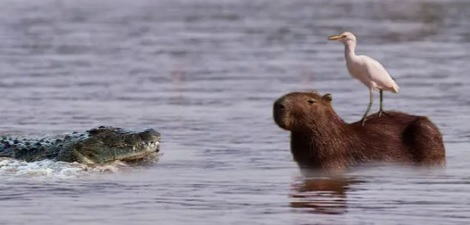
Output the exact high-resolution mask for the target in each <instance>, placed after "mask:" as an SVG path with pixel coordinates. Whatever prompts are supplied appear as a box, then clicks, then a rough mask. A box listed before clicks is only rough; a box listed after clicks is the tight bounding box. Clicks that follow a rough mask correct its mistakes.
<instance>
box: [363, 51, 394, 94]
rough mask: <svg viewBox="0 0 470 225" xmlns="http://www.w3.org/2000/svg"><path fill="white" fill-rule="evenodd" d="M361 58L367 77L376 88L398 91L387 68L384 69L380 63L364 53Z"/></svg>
mask: <svg viewBox="0 0 470 225" xmlns="http://www.w3.org/2000/svg"><path fill="white" fill-rule="evenodd" d="M361 58H362V61H363V63H364V65H365V69H366V71H367V75H368V76H369V79H370V80H371V81H373V82H375V84H376V85H377V88H378V89H381V90H388V91H392V92H395V93H397V92H398V90H399V87H398V85H397V84H396V83H395V81H394V80H393V79H392V77H391V76H390V74H389V73H388V72H387V70H385V68H384V67H383V66H382V64H380V63H379V62H378V61H377V60H375V59H373V58H371V57H368V56H365V55H363V56H361Z"/></svg>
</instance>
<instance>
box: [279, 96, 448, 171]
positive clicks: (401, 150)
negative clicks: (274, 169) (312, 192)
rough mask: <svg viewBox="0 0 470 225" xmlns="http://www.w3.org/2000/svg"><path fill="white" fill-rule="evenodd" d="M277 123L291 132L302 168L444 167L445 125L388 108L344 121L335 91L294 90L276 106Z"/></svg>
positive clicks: (295, 157)
mask: <svg viewBox="0 0 470 225" xmlns="http://www.w3.org/2000/svg"><path fill="white" fill-rule="evenodd" d="M273 113H274V121H275V122H276V124H277V125H279V126H280V127H281V128H283V129H286V130H289V131H291V152H292V154H293V156H294V160H295V161H296V162H297V163H298V164H299V166H300V167H301V168H315V169H321V170H323V171H342V170H344V169H346V168H348V167H350V166H355V165H360V164H362V163H368V162H398V163H406V164H414V165H428V166H444V165H445V150H444V144H443V140H442V135H441V133H440V132H439V129H438V128H437V127H436V126H435V125H434V124H433V123H432V122H431V121H430V120H429V119H428V118H426V117H424V116H416V115H410V114H406V113H403V112H394V111H387V112H386V114H383V115H382V116H381V117H377V114H373V115H370V116H369V117H367V121H366V123H365V125H364V126H362V125H361V123H360V121H358V122H354V123H350V124H348V123H346V122H344V121H343V120H342V119H341V118H340V117H339V116H338V115H337V114H336V112H335V111H334V109H333V107H332V106H331V95H329V94H327V95H324V96H321V95H319V94H318V93H306V92H293V93H289V94H287V95H285V96H283V97H281V98H279V99H278V100H277V101H276V102H275V103H274V107H273Z"/></svg>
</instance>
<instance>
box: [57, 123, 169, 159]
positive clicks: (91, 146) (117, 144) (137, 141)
mask: <svg viewBox="0 0 470 225" xmlns="http://www.w3.org/2000/svg"><path fill="white" fill-rule="evenodd" d="M159 149H160V134H159V133H158V132H156V131H155V130H153V129H147V130H143V131H138V132H136V131H129V130H124V129H121V128H114V127H103V126H101V127H98V128H94V129H91V130H89V131H87V133H85V134H81V135H79V136H75V137H73V136H66V137H65V138H64V139H63V141H62V144H61V149H60V152H59V154H58V156H57V158H56V160H60V161H66V162H73V161H76V162H79V163H85V164H102V163H107V162H111V161H115V160H121V161H139V160H143V159H146V158H149V157H151V156H156V155H157V154H156V153H157V152H158V151H159Z"/></svg>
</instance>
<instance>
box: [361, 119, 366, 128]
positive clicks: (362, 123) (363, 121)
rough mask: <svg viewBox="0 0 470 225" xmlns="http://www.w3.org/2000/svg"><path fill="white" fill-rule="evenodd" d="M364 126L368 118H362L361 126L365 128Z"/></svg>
mask: <svg viewBox="0 0 470 225" xmlns="http://www.w3.org/2000/svg"><path fill="white" fill-rule="evenodd" d="M364 124H366V118H362V120H361V125H362V126H364Z"/></svg>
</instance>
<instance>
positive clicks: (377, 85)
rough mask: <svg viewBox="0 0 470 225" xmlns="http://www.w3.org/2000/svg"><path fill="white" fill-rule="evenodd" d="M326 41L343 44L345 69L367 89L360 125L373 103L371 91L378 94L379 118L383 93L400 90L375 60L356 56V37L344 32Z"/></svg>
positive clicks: (381, 111)
mask: <svg viewBox="0 0 470 225" xmlns="http://www.w3.org/2000/svg"><path fill="white" fill-rule="evenodd" d="M328 40H335V41H336V40H337V41H340V42H342V43H343V44H344V47H345V48H344V57H345V58H346V67H347V68H348V71H349V73H350V74H351V76H352V77H353V78H356V79H358V80H359V81H361V82H362V83H363V84H364V85H366V86H367V87H368V88H369V92H370V101H369V106H368V107H367V110H366V112H365V113H364V116H363V117H362V120H361V123H362V125H364V123H365V121H366V117H367V114H368V113H369V111H370V108H371V107H372V103H373V101H374V99H373V98H374V95H373V91H379V92H380V110H379V112H378V116H379V117H380V116H381V115H382V113H384V111H383V104H382V102H383V93H382V92H383V91H391V92H393V93H398V90H399V89H400V88H399V87H398V85H397V84H396V83H395V81H394V80H393V79H392V77H391V76H390V74H389V73H388V72H387V70H385V68H384V67H383V66H382V64H380V63H379V62H378V61H377V60H375V59H373V58H371V57H369V56H365V55H356V53H355V52H354V51H355V49H356V36H354V34H353V33H351V32H344V33H342V34H339V35H332V36H329V37H328Z"/></svg>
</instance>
